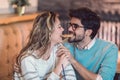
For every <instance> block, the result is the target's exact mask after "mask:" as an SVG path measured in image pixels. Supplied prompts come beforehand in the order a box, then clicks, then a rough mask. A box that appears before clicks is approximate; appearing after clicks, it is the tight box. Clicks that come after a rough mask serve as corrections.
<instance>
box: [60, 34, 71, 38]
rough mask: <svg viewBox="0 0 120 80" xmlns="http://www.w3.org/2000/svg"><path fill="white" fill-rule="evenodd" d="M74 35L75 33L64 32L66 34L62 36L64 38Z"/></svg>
mask: <svg viewBox="0 0 120 80" xmlns="http://www.w3.org/2000/svg"><path fill="white" fill-rule="evenodd" d="M72 36H73V34H64V35H61V37H63V38H69V37H72Z"/></svg>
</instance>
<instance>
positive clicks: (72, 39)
mask: <svg viewBox="0 0 120 80" xmlns="http://www.w3.org/2000/svg"><path fill="white" fill-rule="evenodd" d="M84 38H85V36H84V35H82V36H76V34H74V36H73V37H70V38H69V39H68V42H69V43H77V42H81V41H83V39H84Z"/></svg>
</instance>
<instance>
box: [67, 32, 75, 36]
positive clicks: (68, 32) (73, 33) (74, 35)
mask: <svg viewBox="0 0 120 80" xmlns="http://www.w3.org/2000/svg"><path fill="white" fill-rule="evenodd" d="M68 34H73V35H74V36H76V34H75V32H72V31H69V32H68Z"/></svg>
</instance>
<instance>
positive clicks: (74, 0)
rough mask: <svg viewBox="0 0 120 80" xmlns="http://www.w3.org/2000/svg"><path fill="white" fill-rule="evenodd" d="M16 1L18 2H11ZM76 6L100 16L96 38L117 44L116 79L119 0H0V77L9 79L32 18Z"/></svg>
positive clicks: (63, 12) (64, 10)
mask: <svg viewBox="0 0 120 80" xmlns="http://www.w3.org/2000/svg"><path fill="white" fill-rule="evenodd" d="M16 1H20V3H21V4H17V3H13V2H16ZM22 7H24V8H23V10H22ZM80 7H88V8H90V9H92V10H93V11H95V12H96V13H98V15H99V16H100V17H101V20H102V21H101V28H100V30H99V33H98V35H97V37H99V38H101V39H104V40H107V41H111V42H113V43H115V44H116V45H117V46H118V48H119V56H118V65H117V71H116V76H115V80H120V79H118V76H119V75H120V0H0V80H12V78H13V77H12V75H13V65H14V61H15V57H16V55H17V54H18V53H19V51H20V50H21V48H22V47H23V46H24V45H25V44H26V42H27V39H28V38H27V36H28V35H29V32H30V31H31V28H32V23H33V20H34V18H35V17H36V16H37V15H38V14H39V13H40V12H42V11H44V10H48V11H55V12H59V13H60V14H62V15H66V14H67V13H68V12H69V10H70V9H76V8H80ZM16 8H18V9H17V12H16ZM66 20H67V19H66ZM65 28H66V27H65ZM65 31H66V30H65ZM111 57H112V56H111Z"/></svg>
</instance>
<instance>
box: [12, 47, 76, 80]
mask: <svg viewBox="0 0 120 80" xmlns="http://www.w3.org/2000/svg"><path fill="white" fill-rule="evenodd" d="M56 51H57V46H54V48H53V50H52V52H51V55H50V57H49V59H48V60H43V59H36V58H35V57H33V56H32V55H31V56H28V57H26V58H24V59H23V60H22V62H21V70H22V77H20V74H17V73H15V74H14V79H15V80H44V79H45V80H46V79H47V80H59V79H60V77H59V76H58V75H56V74H55V73H54V72H52V70H53V69H54V68H55V64H56V62H57V57H56ZM34 54H35V52H33V55H34ZM64 71H65V78H66V79H67V80H76V76H75V72H74V70H73V68H72V66H71V65H70V64H69V65H68V66H66V68H65V69H64ZM62 76H63V77H62V80H64V75H63V72H62ZM20 78H21V79H20Z"/></svg>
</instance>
